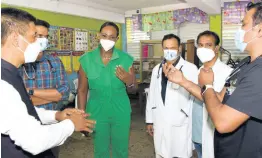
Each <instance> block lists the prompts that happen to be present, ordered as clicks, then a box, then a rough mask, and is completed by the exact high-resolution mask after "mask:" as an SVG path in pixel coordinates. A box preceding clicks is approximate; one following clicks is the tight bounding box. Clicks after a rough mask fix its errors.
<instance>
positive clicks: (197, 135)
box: [192, 98, 203, 144]
mask: <svg viewBox="0 0 262 158" xmlns="http://www.w3.org/2000/svg"><path fill="white" fill-rule="evenodd" d="M202 127H203V102H202V101H200V100H198V99H197V98H195V100H194V103H193V112H192V140H193V142H195V143H199V144H202Z"/></svg>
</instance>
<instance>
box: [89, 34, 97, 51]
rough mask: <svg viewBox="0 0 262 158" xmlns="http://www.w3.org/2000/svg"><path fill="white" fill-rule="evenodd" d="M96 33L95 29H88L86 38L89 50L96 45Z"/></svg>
mask: <svg viewBox="0 0 262 158" xmlns="http://www.w3.org/2000/svg"><path fill="white" fill-rule="evenodd" d="M97 33H98V32H96V31H89V32H88V34H89V36H88V40H89V50H94V49H96V48H97V47H98V44H99V40H98V38H97Z"/></svg>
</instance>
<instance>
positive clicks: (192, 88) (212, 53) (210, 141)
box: [164, 31, 232, 158]
mask: <svg viewBox="0 0 262 158" xmlns="http://www.w3.org/2000/svg"><path fill="white" fill-rule="evenodd" d="M219 43H220V39H219V36H218V35H217V34H216V33H214V32H212V31H204V32H202V33H200V34H199V35H198V37H197V45H198V49H197V56H198V58H199V59H200V61H201V62H202V63H203V66H202V67H201V68H200V69H202V68H212V70H213V72H214V83H213V85H214V90H215V91H216V92H217V96H218V97H219V98H220V100H222V99H223V97H224V94H225V91H226V89H225V88H224V85H225V81H226V78H227V77H228V76H229V75H230V73H231V71H232V68H230V67H229V66H228V65H226V64H224V63H222V62H221V61H220V59H219V58H218V57H219V55H218V52H219ZM165 68H167V70H165V71H169V73H167V77H168V79H169V81H171V82H174V83H177V84H179V85H180V86H182V87H184V88H185V89H186V90H188V91H189V92H190V93H192V94H193V95H194V96H195V97H196V98H198V99H199V100H201V101H203V98H202V94H201V89H200V87H199V86H198V85H197V84H195V83H193V82H191V81H188V80H187V79H186V77H184V76H183V74H182V73H181V72H180V71H178V70H177V69H176V68H174V67H172V66H168V67H166V66H164V69H165ZM200 69H199V70H200ZM170 70H171V71H170ZM206 88H210V87H206ZM203 105H204V104H203ZM196 119H197V118H196ZM199 119H201V120H202V119H203V120H202V121H203V128H202V157H203V158H214V130H215V128H214V125H213V123H212V120H211V119H210V117H209V116H208V113H207V110H206V107H205V105H204V106H203V118H199ZM193 130H194V129H193Z"/></svg>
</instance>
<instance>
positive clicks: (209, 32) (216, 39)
mask: <svg viewBox="0 0 262 158" xmlns="http://www.w3.org/2000/svg"><path fill="white" fill-rule="evenodd" d="M202 36H212V37H214V39H215V45H216V46H218V45H219V43H220V39H219V36H218V35H217V34H216V33H215V32H213V31H208V30H206V31H204V32H201V33H200V34H199V35H198V36H197V44H198V42H199V39H200V38H201V37H202Z"/></svg>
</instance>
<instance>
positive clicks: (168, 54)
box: [164, 49, 179, 61]
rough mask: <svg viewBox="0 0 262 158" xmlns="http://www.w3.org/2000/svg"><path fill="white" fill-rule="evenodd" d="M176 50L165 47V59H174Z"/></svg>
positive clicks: (176, 55)
mask: <svg viewBox="0 0 262 158" xmlns="http://www.w3.org/2000/svg"><path fill="white" fill-rule="evenodd" d="M178 56H179V55H178V53H177V50H171V49H165V50H164V58H165V59H166V60H167V61H172V60H175V59H176V58H177V57H178Z"/></svg>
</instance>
